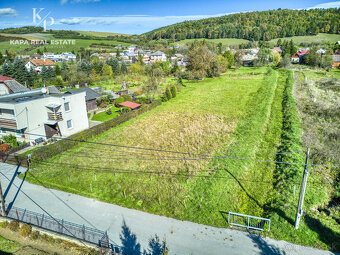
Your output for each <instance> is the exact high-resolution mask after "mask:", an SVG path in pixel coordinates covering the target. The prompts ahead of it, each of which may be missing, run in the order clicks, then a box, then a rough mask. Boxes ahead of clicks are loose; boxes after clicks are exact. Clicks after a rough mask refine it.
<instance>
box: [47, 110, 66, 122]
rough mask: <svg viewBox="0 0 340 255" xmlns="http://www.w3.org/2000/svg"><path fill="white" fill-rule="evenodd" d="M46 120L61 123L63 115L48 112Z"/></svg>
mask: <svg viewBox="0 0 340 255" xmlns="http://www.w3.org/2000/svg"><path fill="white" fill-rule="evenodd" d="M47 115H48V120H55V121H62V120H63V115H62V113H61V112H56V113H54V112H48V113H47Z"/></svg>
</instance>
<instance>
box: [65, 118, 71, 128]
mask: <svg viewBox="0 0 340 255" xmlns="http://www.w3.org/2000/svg"><path fill="white" fill-rule="evenodd" d="M66 124H67V128H72V120H68V121H67V122H66Z"/></svg>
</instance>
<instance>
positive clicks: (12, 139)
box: [2, 135, 18, 147]
mask: <svg viewBox="0 0 340 255" xmlns="http://www.w3.org/2000/svg"><path fill="white" fill-rule="evenodd" d="M2 139H3V140H4V141H5V142H6V143H8V144H10V145H11V146H12V147H17V146H18V142H17V138H16V137H15V136H14V135H6V136H4V137H2Z"/></svg>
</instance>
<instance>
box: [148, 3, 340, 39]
mask: <svg viewBox="0 0 340 255" xmlns="http://www.w3.org/2000/svg"><path fill="white" fill-rule="evenodd" d="M339 20H340V10H339V9H311V10H281V9H278V10H270V11H262V12H257V11H256V12H247V13H237V14H230V15H226V16H222V17H216V18H208V19H202V20H194V21H184V22H181V23H177V24H174V25H170V26H166V27H162V28H159V29H155V30H152V31H150V32H148V33H145V34H144V36H146V37H147V38H148V39H151V40H154V39H175V40H184V39H193V38H208V39H217V38H238V39H246V40H253V41H259V40H265V41H269V40H271V39H275V38H283V37H291V36H301V35H316V34H318V33H319V32H321V33H330V34H337V33H339Z"/></svg>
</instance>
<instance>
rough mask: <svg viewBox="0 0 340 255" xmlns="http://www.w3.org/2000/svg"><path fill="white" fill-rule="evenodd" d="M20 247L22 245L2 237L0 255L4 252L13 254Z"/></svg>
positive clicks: (0, 238) (0, 239) (0, 237)
mask: <svg viewBox="0 0 340 255" xmlns="http://www.w3.org/2000/svg"><path fill="white" fill-rule="evenodd" d="M19 247H20V245H19V244H18V243H16V242H14V241H11V240H8V239H6V238H4V237H2V236H0V254H2V252H4V253H5V252H7V253H12V252H14V251H16V250H17V249H18V248H19Z"/></svg>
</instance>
